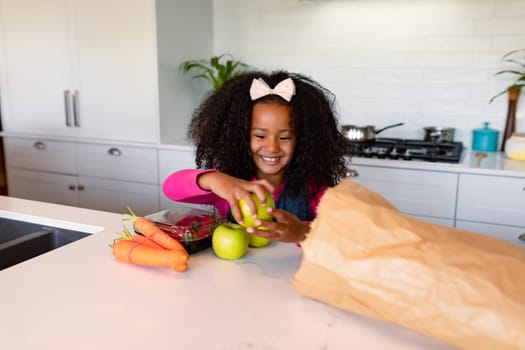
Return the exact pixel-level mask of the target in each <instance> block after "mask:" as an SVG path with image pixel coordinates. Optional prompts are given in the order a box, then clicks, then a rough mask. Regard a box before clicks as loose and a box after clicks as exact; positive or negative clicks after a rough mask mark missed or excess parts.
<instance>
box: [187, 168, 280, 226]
mask: <svg viewBox="0 0 525 350" xmlns="http://www.w3.org/2000/svg"><path fill="white" fill-rule="evenodd" d="M197 183H198V185H199V186H200V187H201V188H202V189H204V190H208V191H212V192H213V193H215V194H216V195H217V196H219V197H221V198H224V199H225V200H227V201H228V203H229V204H230V208H231V211H232V215H233V217H234V218H235V220H236V221H237V222H238V223H241V222H242V214H241V209H240V208H239V200H240V199H241V198H244V200H245V201H246V203H247V204H248V206H249V207H250V211H251V212H252V214H253V215H256V213H257V207H256V206H255V203H254V201H253V199H252V197H251V193H255V195H256V196H257V197H258V198H259V200H260V201H261V203H265V202H266V193H270V195H272V196H273V191H274V190H275V189H274V187H273V186H272V185H271V184H270V183H269V182H268V181H267V180H256V181H246V180H242V179H239V178H236V177H233V176H230V175H227V174H224V173H221V172H218V171H212V172H206V173H203V174H201V175H199V177H198V178H197Z"/></svg>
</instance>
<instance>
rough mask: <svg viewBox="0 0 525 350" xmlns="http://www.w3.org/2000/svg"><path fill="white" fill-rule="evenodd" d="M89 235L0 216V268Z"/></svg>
mask: <svg viewBox="0 0 525 350" xmlns="http://www.w3.org/2000/svg"><path fill="white" fill-rule="evenodd" d="M89 235H90V234H89V233H85V232H79V231H72V230H67V229H63V228H56V227H49V226H44V225H40V224H35V223H31V222H25V221H18V220H12V219H7V218H0V270H2V269H5V268H7V267H9V266H12V265H15V264H18V263H21V262H22V261H25V260H28V259H31V258H33V257H35V256H37V255H40V254H43V253H46V252H49V251H51V250H53V249H56V248H59V247H62V246H64V245H66V244H69V243H71V242H74V241H78V240H79V239H82V238H84V237H87V236H89Z"/></svg>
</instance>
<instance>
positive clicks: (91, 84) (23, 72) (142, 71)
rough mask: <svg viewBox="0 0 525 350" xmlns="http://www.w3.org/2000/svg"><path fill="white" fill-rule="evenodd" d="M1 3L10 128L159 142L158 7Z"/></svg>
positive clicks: (32, 0)
mask: <svg viewBox="0 0 525 350" xmlns="http://www.w3.org/2000/svg"><path fill="white" fill-rule="evenodd" d="M0 6H1V11H0V12H1V14H2V15H1V16H2V18H1V21H2V28H3V36H4V45H5V50H2V52H3V56H4V58H5V60H4V64H3V71H2V73H3V74H2V75H5V77H4V79H3V81H2V82H3V83H2V90H3V91H5V94H4V95H3V99H2V100H3V101H2V102H3V105H4V106H3V108H4V109H3V124H4V130H5V131H18V132H29V133H38V134H48V135H63V136H75V137H76V136H80V137H88V138H102V139H118V140H133V141H141V142H156V141H158V120H159V118H158V107H157V80H156V55H155V48H156V46H155V41H154V37H155V22H154V11H155V7H154V3H153V2H151V1H128V0H110V1H106V0H104V1H102V0H46V1H41V0H2V1H1V2H0Z"/></svg>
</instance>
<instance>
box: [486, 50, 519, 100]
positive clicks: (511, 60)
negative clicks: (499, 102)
mask: <svg viewBox="0 0 525 350" xmlns="http://www.w3.org/2000/svg"><path fill="white" fill-rule="evenodd" d="M520 52H525V49H518V50H512V51H510V52H508V53H507V54H505V55H504V56H503V57H502V58H501V60H502V62H506V63H512V64H514V65H517V66H518V67H516V68H515V69H504V70H501V71H499V72H497V73H496V74H495V75H501V74H512V75H516V76H517V78H516V80H515V81H514V82H513V83H512V84H511V85H509V86H507V88H506V89H505V90H503V91H501V92H500V93H498V94H497V95H495V96H494V97H492V98H491V99H490V102H492V101H494V99H496V98H497V97H499V96H501V95H503V94H505V93H507V92H510V91H512V90H518V94H519V90H520V89H521V87H522V86H525V55H523V56H521V57H518V58H514V57H515V55H516V54H518V53H520Z"/></svg>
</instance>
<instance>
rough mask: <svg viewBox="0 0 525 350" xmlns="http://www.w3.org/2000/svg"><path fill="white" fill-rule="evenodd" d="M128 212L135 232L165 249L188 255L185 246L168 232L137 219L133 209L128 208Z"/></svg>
mask: <svg viewBox="0 0 525 350" xmlns="http://www.w3.org/2000/svg"><path fill="white" fill-rule="evenodd" d="M128 210H129V212H130V215H129V219H130V220H133V227H134V228H135V230H137V231H138V232H140V233H141V234H143V235H144V236H146V237H149V238H151V239H152V240H153V241H154V242H155V243H157V244H159V245H160V246H162V247H163V248H165V249H168V250H178V251H182V252H184V253H186V254H188V252H187V251H186V249H184V246H183V245H182V244H181V243H180V242H179V241H177V240H176V239H175V238H172V237H171V236H170V235H168V234H167V233H166V232H164V231H162V230H161V229H160V228H158V227H157V225H155V224H154V223H153V222H151V221H150V220H148V219H146V218H143V217H137V216H136V215H135V213H133V211H132V210H131V208H129V207H128Z"/></svg>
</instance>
